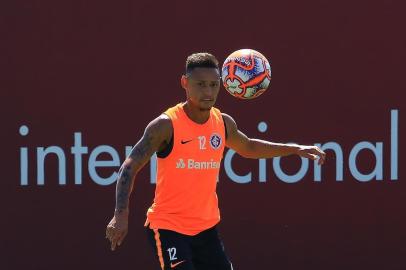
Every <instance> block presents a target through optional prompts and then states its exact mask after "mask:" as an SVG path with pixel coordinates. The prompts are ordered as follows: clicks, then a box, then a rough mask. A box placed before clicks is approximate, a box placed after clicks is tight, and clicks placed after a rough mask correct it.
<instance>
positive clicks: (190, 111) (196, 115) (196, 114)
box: [183, 101, 210, 124]
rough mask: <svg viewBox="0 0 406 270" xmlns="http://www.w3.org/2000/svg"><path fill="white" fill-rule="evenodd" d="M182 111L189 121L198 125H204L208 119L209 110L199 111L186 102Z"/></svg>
mask: <svg viewBox="0 0 406 270" xmlns="http://www.w3.org/2000/svg"><path fill="white" fill-rule="evenodd" d="M183 109H184V111H185V113H186V115H187V116H188V117H189V118H190V120H192V121H193V122H195V123H198V124H204V123H206V121H207V120H208V119H209V117H210V110H201V109H200V108H197V107H195V106H193V105H191V104H190V103H189V102H188V101H186V102H185V103H184V104H183Z"/></svg>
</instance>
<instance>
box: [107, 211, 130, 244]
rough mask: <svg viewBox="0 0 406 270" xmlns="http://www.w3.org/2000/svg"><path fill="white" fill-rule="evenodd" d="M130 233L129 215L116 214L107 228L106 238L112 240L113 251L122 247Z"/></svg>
mask: <svg viewBox="0 0 406 270" xmlns="http://www.w3.org/2000/svg"><path fill="white" fill-rule="evenodd" d="M127 233H128V213H127V214H117V213H116V214H115V215H114V216H113V218H112V219H111V221H110V222H109V224H108V225H107V228H106V238H107V239H109V240H110V243H111V250H112V251H114V250H115V249H116V246H120V245H121V243H122V242H123V240H124V238H125V237H126V235H127Z"/></svg>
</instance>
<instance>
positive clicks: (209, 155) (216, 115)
mask: <svg viewBox="0 0 406 270" xmlns="http://www.w3.org/2000/svg"><path fill="white" fill-rule="evenodd" d="M181 85H182V87H183V88H184V89H185V91H186V102H184V103H180V104H178V105H176V106H174V107H172V108H169V109H168V110H167V111H165V113H163V114H162V115H160V116H159V117H157V118H156V119H154V120H153V121H151V122H150V123H149V124H148V126H147V127H146V129H145V132H144V135H143V137H142V138H141V140H140V141H139V142H138V143H137V144H136V145H135V146H134V148H133V149H132V151H131V154H130V155H129V156H128V157H127V159H126V160H125V161H124V163H123V165H122V166H121V168H120V171H119V177H118V180H117V187H116V208H115V212H114V216H113V218H112V220H111V221H110V223H109V224H108V226H107V230H106V237H107V238H108V239H109V240H110V242H111V249H112V250H115V248H116V246H117V245H121V243H122V242H123V240H124V238H125V236H126V234H127V231H128V213H129V197H130V193H131V191H132V187H133V183H134V178H135V176H136V174H137V172H138V171H139V170H140V169H141V168H142V167H143V166H144V165H145V164H146V163H147V162H148V161H149V159H150V157H151V156H152V155H153V154H154V153H157V157H158V158H157V168H158V172H157V185H156V191H155V199H154V203H153V205H152V206H151V207H150V209H149V210H148V213H147V221H146V222H145V227H146V230H147V234H148V236H149V239H150V240H151V243H152V245H153V248H154V250H155V252H156V255H157V257H158V260H159V263H160V265H161V268H162V269H164V270H166V269H178V270H182V269H184V270H185V269H187V270H190V269H196V270H226V269H227V270H229V269H232V265H231V262H230V261H229V259H228V258H227V256H226V255H225V252H224V248H223V244H222V242H221V240H220V238H219V236H218V233H217V230H216V224H217V223H218V222H219V221H220V213H219V209H218V202H217V195H216V184H217V179H218V173H219V169H220V162H221V159H222V156H223V150H224V147H225V146H226V147H229V148H231V149H233V150H235V151H236V152H237V153H239V154H240V155H242V156H244V157H247V158H272V157H276V156H287V155H291V154H297V155H299V156H301V157H306V158H310V159H313V160H315V159H317V158H319V161H318V162H319V164H323V162H324V160H325V153H324V152H323V151H321V150H320V149H319V148H318V147H316V146H303V145H296V144H280V143H272V142H268V141H263V140H258V139H250V138H248V137H247V136H246V135H245V134H244V133H242V132H241V131H240V130H239V129H238V128H237V125H236V123H235V121H234V119H233V118H232V117H231V116H229V115H227V114H224V113H221V112H220V111H219V110H218V109H216V108H214V107H213V106H214V104H215V102H216V98H217V94H218V92H219V89H220V71H219V67H218V61H217V59H216V58H215V57H214V56H213V55H211V54H209V53H196V54H192V55H190V56H189V57H188V58H187V60H186V73H185V75H183V76H182V78H181Z"/></svg>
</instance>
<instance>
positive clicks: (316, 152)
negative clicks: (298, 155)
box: [311, 146, 326, 165]
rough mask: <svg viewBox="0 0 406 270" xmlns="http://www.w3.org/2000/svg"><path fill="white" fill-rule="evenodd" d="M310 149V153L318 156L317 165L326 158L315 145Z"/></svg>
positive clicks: (321, 163)
mask: <svg viewBox="0 0 406 270" xmlns="http://www.w3.org/2000/svg"><path fill="white" fill-rule="evenodd" d="M311 151H312V154H313V155H315V156H316V158H319V161H318V165H323V164H324V161H325V160H326V153H325V152H324V151H323V150H321V149H320V148H319V147H317V146H316V147H315V148H312V149H311ZM313 160H314V159H313Z"/></svg>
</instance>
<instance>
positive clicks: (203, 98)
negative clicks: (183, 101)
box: [182, 68, 220, 111]
mask: <svg viewBox="0 0 406 270" xmlns="http://www.w3.org/2000/svg"><path fill="white" fill-rule="evenodd" d="M182 86H183V88H184V89H185V90H186V96H187V100H188V102H190V103H191V105H193V106H196V107H197V108H199V109H200V110H201V111H207V110H210V109H211V107H213V106H214V103H216V99H217V95H218V93H219V90H220V74H219V71H218V69H216V68H195V69H193V70H192V72H191V73H189V74H188V75H186V76H185V75H184V76H182Z"/></svg>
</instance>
